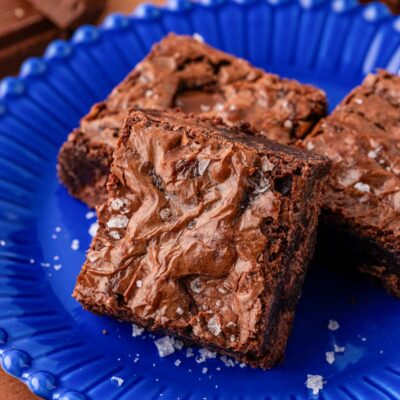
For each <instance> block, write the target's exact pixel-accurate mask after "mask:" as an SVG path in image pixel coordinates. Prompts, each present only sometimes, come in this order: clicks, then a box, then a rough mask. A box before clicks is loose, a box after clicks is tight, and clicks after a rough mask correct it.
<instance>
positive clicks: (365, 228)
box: [303, 71, 400, 296]
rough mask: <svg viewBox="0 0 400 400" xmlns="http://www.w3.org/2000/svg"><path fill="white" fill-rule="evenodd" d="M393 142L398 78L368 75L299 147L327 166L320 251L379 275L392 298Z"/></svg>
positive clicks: (399, 241) (398, 223)
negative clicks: (325, 158)
mask: <svg viewBox="0 0 400 400" xmlns="http://www.w3.org/2000/svg"><path fill="white" fill-rule="evenodd" d="M399 144H400V77H399V76H395V75H391V74H390V73H388V72H385V71H379V72H378V73H377V74H376V75H373V74H371V75H368V76H367V77H366V79H365V81H364V83H363V84H362V85H361V86H359V87H357V88H356V89H354V90H353V91H352V92H351V93H350V94H349V95H348V96H347V97H346V98H345V99H344V100H343V101H342V103H341V104H339V106H338V107H337V108H336V109H335V111H334V112H333V113H332V115H331V116H329V117H328V118H326V119H325V120H323V121H321V122H320V123H319V125H318V126H317V127H316V128H315V130H314V131H313V133H312V134H311V135H310V136H309V137H308V138H307V140H306V141H305V143H303V146H305V147H306V148H308V149H313V150H314V151H316V152H318V153H320V154H324V155H326V156H328V157H329V158H331V160H332V161H333V167H332V171H331V173H330V176H329V179H328V183H327V184H326V186H325V188H324V203H323V213H322V222H323V224H322V226H321V238H323V242H324V243H326V244H327V246H326V248H327V249H329V248H331V249H335V252H336V250H337V249H338V248H341V249H342V250H344V255H345V257H344V258H346V259H347V260H349V261H350V263H353V264H356V265H358V266H360V268H361V269H362V270H363V271H365V272H367V273H369V274H372V275H375V276H377V277H379V278H380V279H381V280H382V282H383V284H384V285H385V287H386V288H387V290H388V291H389V292H390V293H393V294H395V295H397V296H400V145H399ZM321 243H322V242H321ZM342 253H343V251H342V252H337V254H338V255H340V254H342ZM339 260H340V262H343V257H342V258H340V257H339Z"/></svg>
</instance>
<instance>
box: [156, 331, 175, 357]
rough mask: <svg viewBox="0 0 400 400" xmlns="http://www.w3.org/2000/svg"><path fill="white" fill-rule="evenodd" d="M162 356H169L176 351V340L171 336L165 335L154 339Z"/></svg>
mask: <svg viewBox="0 0 400 400" xmlns="http://www.w3.org/2000/svg"><path fill="white" fill-rule="evenodd" d="M154 344H155V345H156V347H157V350H158V354H159V356H160V357H167V356H169V355H171V354H172V353H174V352H175V347H174V342H173V339H172V338H171V337H170V336H164V337H162V338H160V339H157V340H155V341H154Z"/></svg>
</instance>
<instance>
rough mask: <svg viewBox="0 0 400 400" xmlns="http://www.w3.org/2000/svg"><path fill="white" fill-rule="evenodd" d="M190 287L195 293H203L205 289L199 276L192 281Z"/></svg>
mask: <svg viewBox="0 0 400 400" xmlns="http://www.w3.org/2000/svg"><path fill="white" fill-rule="evenodd" d="M190 289H191V290H192V291H193V292H195V293H201V292H202V290H203V285H202V284H201V280H200V278H199V277H197V278H195V279H193V280H192V282H190Z"/></svg>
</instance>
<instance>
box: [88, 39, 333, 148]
mask: <svg viewBox="0 0 400 400" xmlns="http://www.w3.org/2000/svg"><path fill="white" fill-rule="evenodd" d="M133 107H139V108H175V107H180V108H181V109H182V110H183V111H185V112H195V113H202V114H206V115H208V116H220V117H222V118H223V119H224V121H225V122H227V123H235V122H238V121H246V122H249V123H251V124H252V126H253V127H254V128H255V129H256V130H258V131H261V132H262V133H263V134H264V135H265V136H267V137H268V138H270V139H275V140H278V141H279V142H281V143H292V142H294V141H295V139H296V138H302V137H304V136H305V135H306V134H307V133H308V132H309V131H310V129H311V128H312V127H313V125H314V124H315V123H316V121H317V120H318V119H319V118H321V117H323V116H324V115H325V114H326V97H325V94H324V93H323V92H322V91H320V90H318V89H316V88H314V87H312V86H308V85H302V84H300V83H299V82H297V81H293V80H287V79H281V78H279V77H278V76H276V75H273V74H267V73H265V72H263V71H262V70H260V69H257V68H254V67H253V66H251V65H250V64H249V63H248V62H246V61H245V60H243V59H239V58H236V57H233V56H231V55H229V54H226V53H224V52H222V51H219V50H216V49H214V48H212V47H210V46H207V45H206V44H204V43H202V42H200V41H199V40H196V39H194V38H192V37H190V36H177V35H174V34H170V35H168V36H167V37H166V38H164V39H163V40H162V41H161V42H160V43H159V44H157V45H155V46H154V47H153V49H152V51H151V52H150V54H149V55H148V56H147V57H146V58H145V59H144V60H143V61H142V62H141V63H140V64H138V66H137V67H136V68H135V69H134V70H133V71H132V72H131V73H130V74H129V75H128V76H127V78H126V79H125V80H124V81H123V82H122V83H121V84H120V85H119V86H117V87H116V88H115V89H114V91H113V92H112V93H111V95H110V96H109V98H108V99H107V100H106V101H105V102H103V103H100V104H99V105H97V106H95V107H94V108H93V109H92V111H91V113H90V114H89V116H87V117H86V118H85V119H84V120H83V121H82V124H81V130H83V131H84V132H87V133H88V134H89V135H90V137H92V138H93V139H94V140H100V141H104V142H107V143H110V144H111V145H115V143H116V140H117V137H118V128H119V127H120V126H121V125H122V122H123V120H124V119H125V117H126V116H127V112H128V110H129V109H131V108H133Z"/></svg>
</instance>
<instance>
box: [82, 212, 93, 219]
mask: <svg viewBox="0 0 400 400" xmlns="http://www.w3.org/2000/svg"><path fill="white" fill-rule="evenodd" d="M95 216H96V213H95V211H88V212H87V213H86V215H85V218H86V219H92V218H94V217H95Z"/></svg>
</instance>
